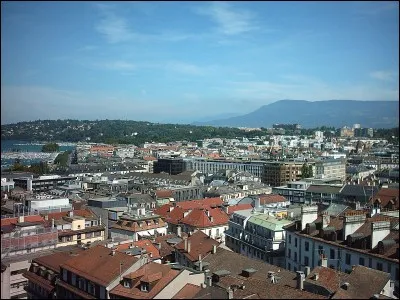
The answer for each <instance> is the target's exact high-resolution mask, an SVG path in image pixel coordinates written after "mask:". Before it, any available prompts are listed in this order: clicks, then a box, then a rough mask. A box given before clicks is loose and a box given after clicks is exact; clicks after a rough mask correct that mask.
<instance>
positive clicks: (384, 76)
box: [369, 71, 397, 81]
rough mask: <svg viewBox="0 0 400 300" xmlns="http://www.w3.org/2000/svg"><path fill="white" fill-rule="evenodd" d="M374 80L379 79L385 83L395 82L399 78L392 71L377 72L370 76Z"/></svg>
mask: <svg viewBox="0 0 400 300" xmlns="http://www.w3.org/2000/svg"><path fill="white" fill-rule="evenodd" d="M369 76H371V77H372V78H374V79H379V80H383V81H393V80H394V79H395V77H396V76H397V74H396V72H392V71H375V72H371V73H370V74H369Z"/></svg>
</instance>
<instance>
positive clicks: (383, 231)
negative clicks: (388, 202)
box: [371, 221, 390, 249]
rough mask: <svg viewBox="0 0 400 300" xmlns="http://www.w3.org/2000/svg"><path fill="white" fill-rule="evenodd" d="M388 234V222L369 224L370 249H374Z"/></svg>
mask: <svg viewBox="0 0 400 300" xmlns="http://www.w3.org/2000/svg"><path fill="white" fill-rule="evenodd" d="M389 233H390V222H389V221H380V222H372V223H371V249H374V248H375V246H376V245H378V243H379V242H380V241H382V240H383V239H384V238H385V237H386V236H387V235H388V234H389Z"/></svg>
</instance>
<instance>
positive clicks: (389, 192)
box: [369, 188, 399, 209]
mask: <svg viewBox="0 0 400 300" xmlns="http://www.w3.org/2000/svg"><path fill="white" fill-rule="evenodd" d="M369 202H370V204H374V203H376V202H378V203H379V204H380V206H381V207H382V208H389V209H399V189H392V188H382V189H380V190H379V192H378V193H377V194H376V195H374V197H371V198H370V201H369Z"/></svg>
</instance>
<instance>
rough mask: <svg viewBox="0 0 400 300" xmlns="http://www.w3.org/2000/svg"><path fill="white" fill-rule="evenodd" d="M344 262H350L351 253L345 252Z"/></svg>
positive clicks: (348, 263)
mask: <svg viewBox="0 0 400 300" xmlns="http://www.w3.org/2000/svg"><path fill="white" fill-rule="evenodd" d="M346 264H347V265H350V264H351V254H349V253H346Z"/></svg>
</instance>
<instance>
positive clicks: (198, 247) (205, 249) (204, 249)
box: [175, 231, 219, 262]
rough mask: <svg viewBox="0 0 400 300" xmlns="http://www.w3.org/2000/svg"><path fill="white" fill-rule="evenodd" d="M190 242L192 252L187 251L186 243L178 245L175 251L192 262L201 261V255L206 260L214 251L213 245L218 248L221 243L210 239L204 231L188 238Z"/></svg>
mask: <svg viewBox="0 0 400 300" xmlns="http://www.w3.org/2000/svg"><path fill="white" fill-rule="evenodd" d="M187 240H188V242H189V241H190V243H191V245H190V252H187V251H185V241H182V242H180V243H178V244H176V246H175V249H176V250H178V251H179V252H181V253H183V254H184V255H185V256H186V257H187V258H188V259H189V260H191V261H192V262H194V261H197V260H198V259H199V254H201V256H202V257H203V258H204V257H205V256H206V255H207V254H208V253H210V252H211V251H212V249H213V245H216V246H217V247H218V245H219V243H218V242H217V241H216V240H214V239H212V238H210V237H209V236H208V235H206V234H205V233H204V232H202V231H196V232H195V233H193V234H192V235H191V236H189V237H188V238H187Z"/></svg>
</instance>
